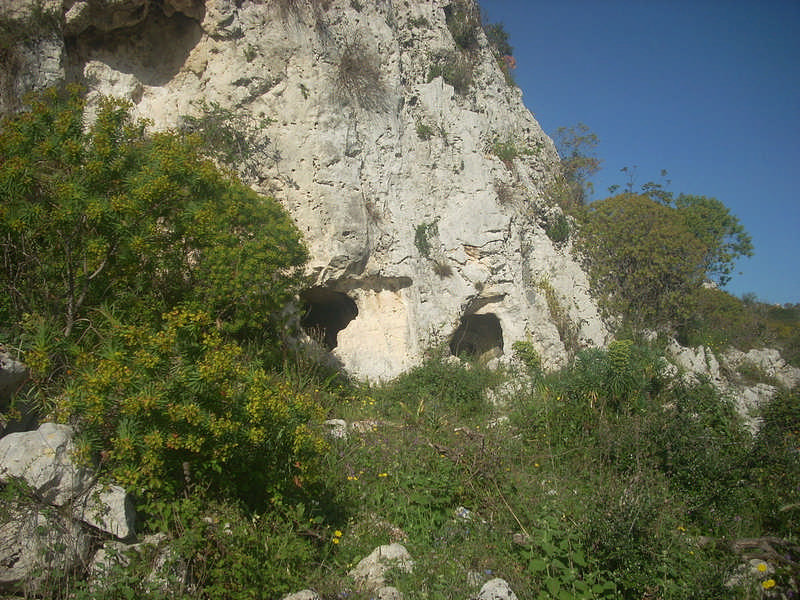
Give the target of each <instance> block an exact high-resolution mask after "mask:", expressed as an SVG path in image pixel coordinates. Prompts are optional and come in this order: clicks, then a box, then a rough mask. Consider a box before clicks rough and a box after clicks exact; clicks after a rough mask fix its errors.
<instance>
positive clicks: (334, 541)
mask: <svg viewBox="0 0 800 600" xmlns="http://www.w3.org/2000/svg"><path fill="white" fill-rule="evenodd" d="M331 542H332V543H334V544H338V543H339V538H333V539H332V540H331Z"/></svg>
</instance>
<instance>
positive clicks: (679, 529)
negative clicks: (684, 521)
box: [678, 525, 686, 531]
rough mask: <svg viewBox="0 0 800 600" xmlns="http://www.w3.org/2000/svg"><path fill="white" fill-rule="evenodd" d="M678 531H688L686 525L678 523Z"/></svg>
mask: <svg viewBox="0 0 800 600" xmlns="http://www.w3.org/2000/svg"><path fill="white" fill-rule="evenodd" d="M678 531H686V527H684V526H683V525H678Z"/></svg>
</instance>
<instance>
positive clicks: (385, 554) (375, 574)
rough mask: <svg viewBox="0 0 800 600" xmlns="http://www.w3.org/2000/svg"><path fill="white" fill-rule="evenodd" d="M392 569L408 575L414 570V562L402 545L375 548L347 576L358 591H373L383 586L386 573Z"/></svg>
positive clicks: (395, 544)
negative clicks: (354, 583)
mask: <svg viewBox="0 0 800 600" xmlns="http://www.w3.org/2000/svg"><path fill="white" fill-rule="evenodd" d="M393 568H395V569H399V570H401V571H403V572H405V573H410V572H411V571H412V570H413V568H414V561H413V560H412V559H411V555H410V554H409V553H408V550H406V549H405V546H403V545H402V544H397V543H394V544H389V545H385V546H379V547H377V548H375V550H373V551H372V552H371V553H370V554H369V556H366V557H365V558H362V559H361V561H359V563H358V564H357V565H356V566H355V568H354V569H353V570H352V571H350V573H349V575H350V576H351V577H352V578H353V579H354V580H355V582H356V585H357V586H358V588H359V589H361V590H364V591H374V590H377V589H379V588H381V587H383V586H384V584H385V583H386V573H387V571H388V570H389V569H393Z"/></svg>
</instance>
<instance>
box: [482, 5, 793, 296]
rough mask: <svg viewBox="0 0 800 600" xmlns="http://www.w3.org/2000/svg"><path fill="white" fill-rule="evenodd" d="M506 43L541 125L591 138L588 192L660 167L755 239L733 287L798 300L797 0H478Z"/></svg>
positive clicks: (601, 191) (649, 175)
mask: <svg viewBox="0 0 800 600" xmlns="http://www.w3.org/2000/svg"><path fill="white" fill-rule="evenodd" d="M480 4H481V7H482V8H483V9H484V11H485V13H487V15H488V21H489V22H502V23H503V24H504V26H505V30H506V31H507V32H508V33H509V36H510V40H509V41H510V43H511V45H512V46H513V47H514V57H515V58H516V60H517V65H518V66H517V69H516V71H515V72H514V78H515V79H516V81H517V84H518V85H519V86H520V88H521V89H522V90H523V94H524V100H525V104H526V106H527V107H528V108H529V109H530V110H531V111H532V112H533V113H534V115H535V116H536V119H537V120H538V121H539V123H540V124H541V125H542V127H543V128H544V129H545V131H546V132H547V133H549V134H551V135H552V134H553V133H554V132H555V130H556V129H557V128H558V127H560V126H570V125H575V124H576V123H579V122H582V123H585V124H586V125H588V126H589V128H590V129H591V130H592V131H593V132H594V133H596V134H597V135H598V137H599V138H600V144H599V146H598V148H597V155H598V156H599V157H600V158H601V159H602V160H603V169H602V171H601V172H600V173H599V174H598V175H597V176H595V189H596V192H595V196H594V197H595V199H600V198H603V197H606V196H607V195H608V193H607V190H608V187H609V186H610V185H612V184H615V183H616V184H625V182H626V181H627V179H626V175H625V174H624V173H620V169H621V168H622V167H626V166H627V167H632V166H636V167H637V168H636V182H637V184H638V185H641V184H642V183H645V182H647V181H651V180H655V181H658V180H659V179H660V177H659V176H660V173H661V170H662V169H666V170H667V171H668V172H669V174H668V179H670V180H671V182H672V183H671V185H670V186H669V188H668V189H669V190H670V191H672V192H675V193H676V194H677V193H680V192H683V193H687V194H696V195H704V196H712V197H715V198H717V199H718V200H720V201H722V202H723V203H724V204H725V205H726V206H728V207H729V208H730V210H731V212H732V213H733V214H735V215H736V216H737V217H738V218H739V220H740V221H741V222H742V224H743V225H744V227H745V229H746V230H747V231H748V232H749V233H750V235H751V236H752V238H753V244H754V246H755V255H754V256H753V257H752V258H749V259H747V258H745V259H742V260H740V261H739V263H738V264H737V271H740V272H741V273H740V274H739V275H736V276H735V277H734V279H733V280H732V281H731V283H730V284H729V285H728V287H727V289H728V291H730V292H731V293H733V294H736V295H741V294H743V293H746V292H754V293H756V294H757V295H758V297H759V298H760V299H762V300H765V301H769V302H778V303H785V302H800V268H799V267H798V258H799V257H800V195H799V194H798V189H800V188H799V187H798V183H800V176H798V174H799V172H800V1H798V0H750V1H742V0H547V1H535V0H481V1H480Z"/></svg>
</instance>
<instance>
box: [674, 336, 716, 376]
mask: <svg viewBox="0 0 800 600" xmlns="http://www.w3.org/2000/svg"><path fill="white" fill-rule="evenodd" d="M667 353H668V354H669V355H670V356H671V357H672V359H673V361H674V362H675V364H676V365H677V366H678V368H679V369H681V370H683V372H684V377H685V378H686V379H687V381H697V380H698V378H708V379H710V380H711V381H712V382H719V381H720V379H721V376H720V370H719V362H718V361H717V358H716V356H715V355H714V353H713V352H712V351H711V349H710V348H706V347H704V346H698V347H695V348H685V347H683V346H681V345H680V344H678V342H676V341H675V340H671V342H670V344H669V345H668V346H667Z"/></svg>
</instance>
